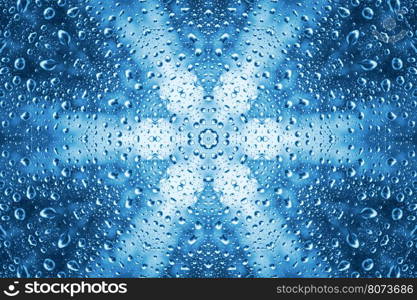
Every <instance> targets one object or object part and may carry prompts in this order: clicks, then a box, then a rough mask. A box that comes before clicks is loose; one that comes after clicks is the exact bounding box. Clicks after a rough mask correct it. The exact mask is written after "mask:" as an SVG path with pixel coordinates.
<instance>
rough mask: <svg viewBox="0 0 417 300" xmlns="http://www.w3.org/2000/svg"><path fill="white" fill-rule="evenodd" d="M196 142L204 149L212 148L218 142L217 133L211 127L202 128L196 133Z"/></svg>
mask: <svg viewBox="0 0 417 300" xmlns="http://www.w3.org/2000/svg"><path fill="white" fill-rule="evenodd" d="M198 142H199V143H200V145H201V147H203V148H205V149H213V148H214V147H216V146H217V144H218V143H219V135H218V134H217V132H216V131H214V130H213V129H204V130H203V131H201V132H200V134H199V135H198Z"/></svg>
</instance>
